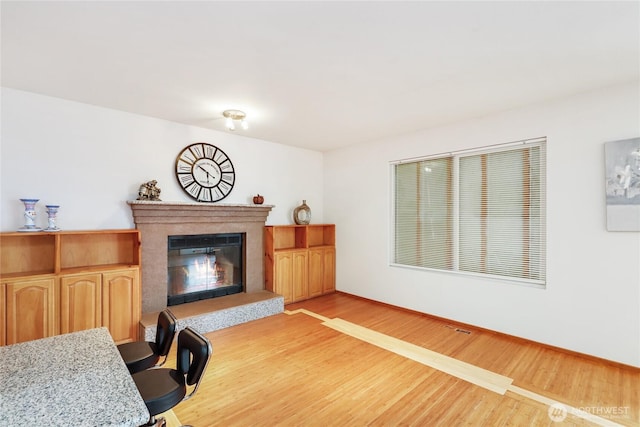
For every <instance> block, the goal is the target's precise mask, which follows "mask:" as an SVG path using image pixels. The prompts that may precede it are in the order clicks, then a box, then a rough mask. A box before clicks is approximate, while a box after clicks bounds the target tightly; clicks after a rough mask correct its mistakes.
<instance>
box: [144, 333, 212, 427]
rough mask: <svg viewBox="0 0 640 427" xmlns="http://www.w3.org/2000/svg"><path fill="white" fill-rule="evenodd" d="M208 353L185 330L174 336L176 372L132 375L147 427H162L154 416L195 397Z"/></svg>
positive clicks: (205, 345)
mask: <svg viewBox="0 0 640 427" xmlns="http://www.w3.org/2000/svg"><path fill="white" fill-rule="evenodd" d="M211 353H213V350H212V348H211V343H210V342H209V340H208V339H207V338H206V337H204V336H203V335H201V334H199V333H198V332H197V331H195V330H194V329H192V328H191V327H186V328H185V329H183V330H182V331H180V333H178V352H177V354H176V359H177V360H176V369H169V368H160V369H148V370H146V371H141V372H137V373H135V374H133V375H132V378H133V381H134V382H135V383H136V387H138V391H139V392H140V396H142V399H143V400H144V403H145V405H146V406H147V409H148V410H149V414H150V415H151V417H150V418H149V422H148V423H147V424H146V425H147V426H155V425H161V426H164V425H165V421H164V419H158V420H156V415H158V414H160V413H162V412H166V411H168V410H169V409H171V408H173V407H174V406H176V405H177V404H178V403H180V402H182V401H184V400H187V399H189V398H191V396H193V395H194V394H195V392H196V391H197V390H198V387H199V386H200V382H201V380H202V377H203V376H204V373H205V371H206V369H207V365H208V364H209V359H210V358H211ZM189 389H190V391H189ZM187 392H189V393H188V394H187Z"/></svg>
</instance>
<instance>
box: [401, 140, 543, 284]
mask: <svg viewBox="0 0 640 427" xmlns="http://www.w3.org/2000/svg"><path fill="white" fill-rule="evenodd" d="M392 167H393V184H394V192H393V194H394V200H393V213H394V214H393V221H394V224H393V230H394V239H393V242H394V250H393V255H392V257H393V260H392V261H393V263H395V264H400V265H407V266H414V267H424V268H432V269H441V270H449V271H460V272H468V273H474V274H483V275H491V276H502V277H509V278H515V279H522V280H525V281H530V282H535V283H544V280H545V256H546V254H545V244H546V243H545V232H546V231H545V210H546V207H545V202H544V200H545V181H544V177H545V139H543V138H542V139H537V140H533V141H526V142H520V143H517V144H508V145H506V146H493V147H491V148H490V149H486V150H473V151H465V152H459V153H447V154H444V155H440V156H433V157H428V158H424V159H416V160H410V161H405V162H397V163H394V164H393V165H392Z"/></svg>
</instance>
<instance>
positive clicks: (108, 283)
mask: <svg viewBox="0 0 640 427" xmlns="http://www.w3.org/2000/svg"><path fill="white" fill-rule="evenodd" d="M141 310H142V305H141V303H140V272H139V271H138V269H137V268H136V269H127V270H118V271H112V272H108V273H103V275H102V326H106V327H107V328H108V329H109V332H110V333H111V336H112V337H113V340H114V341H115V342H116V344H121V343H125V342H131V341H136V340H137V339H138V330H139V323H140V316H141Z"/></svg>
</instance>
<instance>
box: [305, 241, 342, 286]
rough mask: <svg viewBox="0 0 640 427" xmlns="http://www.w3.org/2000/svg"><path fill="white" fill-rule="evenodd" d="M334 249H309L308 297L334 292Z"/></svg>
mask: <svg viewBox="0 0 640 427" xmlns="http://www.w3.org/2000/svg"><path fill="white" fill-rule="evenodd" d="M335 265H336V250H335V248H329V247H327V248H314V249H309V297H317V296H319V295H323V294H326V293H330V292H334V291H335V290H336V281H335V277H336V268H335Z"/></svg>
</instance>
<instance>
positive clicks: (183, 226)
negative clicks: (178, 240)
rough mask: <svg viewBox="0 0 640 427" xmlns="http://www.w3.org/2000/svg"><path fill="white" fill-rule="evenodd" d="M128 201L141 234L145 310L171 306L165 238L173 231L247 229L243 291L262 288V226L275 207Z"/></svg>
mask: <svg viewBox="0 0 640 427" xmlns="http://www.w3.org/2000/svg"><path fill="white" fill-rule="evenodd" d="M127 203H128V204H129V205H130V206H131V211H132V213H133V219H134V222H135V224H136V228H137V229H138V230H140V235H141V236H140V239H141V250H142V262H141V264H142V269H141V270H142V272H141V274H142V313H143V314H144V313H155V312H159V311H161V310H163V309H165V308H166V307H167V239H168V236H171V235H185V234H217V233H246V241H245V256H246V258H245V281H244V286H245V292H246V293H251V292H258V291H263V290H264V262H263V256H264V242H263V238H264V226H265V222H266V219H267V216H268V215H269V212H270V211H271V209H272V208H273V206H271V205H233V204H208V203H181V202H150V201H139V200H135V201H129V202H127ZM222 298H226V297H222Z"/></svg>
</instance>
